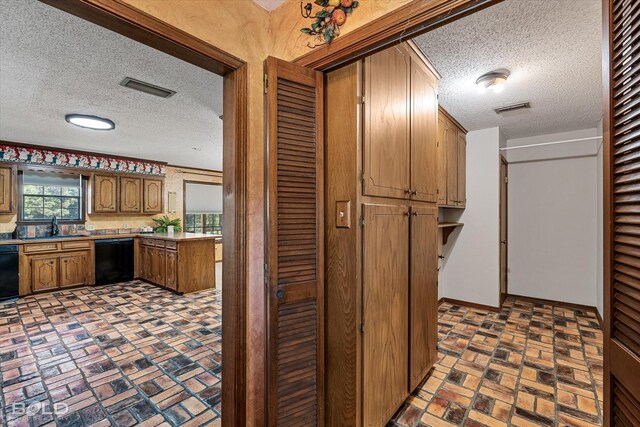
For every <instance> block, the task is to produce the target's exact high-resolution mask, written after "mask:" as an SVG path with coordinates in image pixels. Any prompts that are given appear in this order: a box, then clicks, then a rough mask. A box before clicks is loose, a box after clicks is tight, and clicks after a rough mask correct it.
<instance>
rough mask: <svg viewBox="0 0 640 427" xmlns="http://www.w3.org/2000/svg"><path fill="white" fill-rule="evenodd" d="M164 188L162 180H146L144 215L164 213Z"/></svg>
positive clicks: (143, 200) (143, 201)
mask: <svg viewBox="0 0 640 427" xmlns="http://www.w3.org/2000/svg"><path fill="white" fill-rule="evenodd" d="M162 186H163V180H161V179H149V178H145V179H144V184H143V197H142V203H143V211H144V213H162Z"/></svg>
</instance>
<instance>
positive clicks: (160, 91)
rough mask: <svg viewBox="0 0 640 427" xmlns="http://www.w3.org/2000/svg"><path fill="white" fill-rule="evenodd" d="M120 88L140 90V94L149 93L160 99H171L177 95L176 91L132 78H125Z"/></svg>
mask: <svg viewBox="0 0 640 427" xmlns="http://www.w3.org/2000/svg"><path fill="white" fill-rule="evenodd" d="M120 86H124V87H128V88H129V89H134V90H138V91H140V92H144V93H148V94H149V95H155V96H159V97H160V98H170V97H172V96H173V95H175V93H176V92H175V91H173V90H170V89H165V88H163V87H160V86H156V85H152V84H151V83H147V82H143V81H141V80H136V79H133V78H131V77H125V78H124V80H122V81H121V82H120Z"/></svg>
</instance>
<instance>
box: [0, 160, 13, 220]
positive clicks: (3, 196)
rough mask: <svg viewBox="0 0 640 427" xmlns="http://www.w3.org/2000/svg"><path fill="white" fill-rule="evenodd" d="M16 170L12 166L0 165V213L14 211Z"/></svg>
mask: <svg viewBox="0 0 640 427" xmlns="http://www.w3.org/2000/svg"><path fill="white" fill-rule="evenodd" d="M15 177H16V170H15V168H14V167H12V166H0V214H10V213H13V212H14V211H15V190H14V188H15V182H16V179H15Z"/></svg>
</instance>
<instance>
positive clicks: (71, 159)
mask: <svg viewBox="0 0 640 427" xmlns="http://www.w3.org/2000/svg"><path fill="white" fill-rule="evenodd" d="M0 162H19V163H27V164H33V165H47V166H63V167H67V168H78V169H91V170H101V171H109V172H129V173H139V174H145V175H159V176H164V174H165V167H164V165H163V164H160V163H152V162H145V161H141V160H126V159H115V158H111V157H106V156H93V155H87V154H79V153H73V152H70V151H59V150H46V149H41V148H31V147H21V146H17V145H6V144H0Z"/></svg>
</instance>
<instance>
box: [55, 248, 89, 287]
mask: <svg viewBox="0 0 640 427" xmlns="http://www.w3.org/2000/svg"><path fill="white" fill-rule="evenodd" d="M59 262H60V287H61V288H64V287H67V286H79V285H84V284H85V283H87V280H86V266H87V255H86V254H72V255H65V256H61V257H60V261H59Z"/></svg>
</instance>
